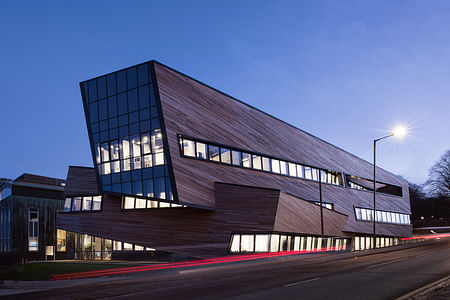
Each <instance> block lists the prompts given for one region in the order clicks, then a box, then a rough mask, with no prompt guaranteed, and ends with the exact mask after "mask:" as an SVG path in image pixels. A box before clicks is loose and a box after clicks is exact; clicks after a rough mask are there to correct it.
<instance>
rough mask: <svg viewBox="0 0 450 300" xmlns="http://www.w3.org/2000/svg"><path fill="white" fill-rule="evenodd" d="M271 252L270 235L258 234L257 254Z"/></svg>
mask: <svg viewBox="0 0 450 300" xmlns="http://www.w3.org/2000/svg"><path fill="white" fill-rule="evenodd" d="M267 251H269V235H268V234H257V235H256V236H255V252H267Z"/></svg>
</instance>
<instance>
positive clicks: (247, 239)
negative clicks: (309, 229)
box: [230, 233, 350, 253]
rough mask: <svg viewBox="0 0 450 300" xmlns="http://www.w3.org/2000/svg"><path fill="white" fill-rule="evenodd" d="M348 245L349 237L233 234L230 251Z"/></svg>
mask: <svg viewBox="0 0 450 300" xmlns="http://www.w3.org/2000/svg"><path fill="white" fill-rule="evenodd" d="M349 245H350V239H349V238H341V237H324V238H321V237H319V236H310V235H296V234H291V233H253V234H239V233H236V234H233V235H232V236H231V241H230V252H232V253H248V252H279V251H299V252H300V251H302V252H318V251H344V250H347V247H348V246H349Z"/></svg>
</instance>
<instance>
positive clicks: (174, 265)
mask: <svg viewBox="0 0 450 300" xmlns="http://www.w3.org/2000/svg"><path fill="white" fill-rule="evenodd" d="M341 250H344V247H343V246H340V247H337V248H336V247H331V248H329V249H327V248H315V249H312V250H309V251H307V250H302V251H281V252H264V253H255V254H247V255H232V256H224V257H215V258H210V259H201V260H193V261H186V262H176V263H165V264H160V265H151V266H149V265H146V266H137V267H126V268H113V269H106V270H98V271H87V272H77V273H67V274H54V275H52V277H51V279H50V280H66V279H80V278H92V277H99V276H107V275H118V274H127V273H136V272H145V271H154V270H164V269H176V268H184V267H195V266H205V265H213V264H221V263H230V262H238V261H247V260H255V259H262V258H269V257H279V256H287V255H295V254H304V253H316V252H326V251H341Z"/></svg>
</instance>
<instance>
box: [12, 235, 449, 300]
mask: <svg viewBox="0 0 450 300" xmlns="http://www.w3.org/2000/svg"><path fill="white" fill-rule="evenodd" d="M383 251H386V250H383ZM373 252H376V250H375V251H373ZM370 253H372V252H370ZM448 274H450V239H441V240H434V241H429V242H426V243H422V244H417V246H415V247H412V248H407V249H402V250H396V251H389V252H383V253H374V254H371V255H364V256H358V257H355V253H342V254H319V255H296V256H289V257H278V258H271V259H265V260H259V261H251V262H244V263H243V262H240V263H233V264H227V265H222V266H214V267H207V268H204V267H203V268H190V269H178V270H168V271H161V272H158V271H151V272H145V273H136V274H133V275H127V276H128V277H127V278H125V279H120V280H117V279H116V280H114V277H111V281H108V282H99V283H93V284H89V285H84V286H77V287H70V288H64V289H53V290H48V291H41V292H36V293H27V294H19V295H14V296H11V298H14V299H102V298H108V299H230V298H232V299H395V298H396V297H399V296H402V295H404V294H406V293H408V292H410V291H412V290H415V289H417V288H420V287H422V286H425V285H426V284H428V283H431V282H433V281H436V280H438V279H440V278H442V277H445V276H446V275H448Z"/></svg>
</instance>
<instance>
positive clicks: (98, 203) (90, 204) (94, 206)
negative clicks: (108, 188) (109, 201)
mask: <svg viewBox="0 0 450 300" xmlns="http://www.w3.org/2000/svg"><path fill="white" fill-rule="evenodd" d="M101 208H102V196H80V197H67V198H66V199H65V201H64V208H63V212H80V211H81V212H87V211H100V210H101Z"/></svg>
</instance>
